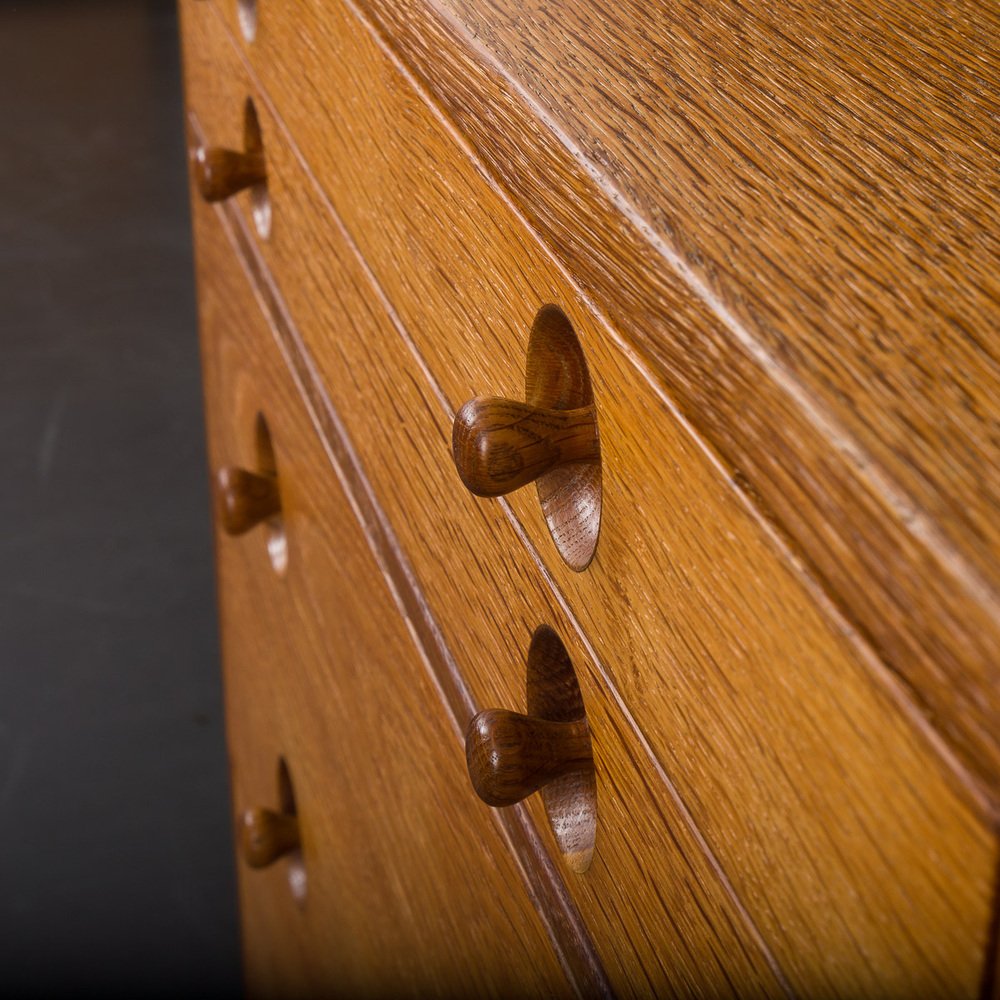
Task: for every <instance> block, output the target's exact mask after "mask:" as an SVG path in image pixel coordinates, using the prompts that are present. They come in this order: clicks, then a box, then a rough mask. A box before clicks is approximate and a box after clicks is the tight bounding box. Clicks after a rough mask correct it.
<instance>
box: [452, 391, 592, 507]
mask: <svg viewBox="0 0 1000 1000" xmlns="http://www.w3.org/2000/svg"><path fill="white" fill-rule="evenodd" d="M451 441H452V445H451V446H452V451H453V453H454V456H455V466H456V468H457V469H458V474H459V475H460V476H461V477H462V482H463V483H464V484H465V487H466V489H467V490H469V491H470V492H471V493H475V494H476V496H480V497H498V496H502V495H503V494H505V493H510V492H512V491H513V490H517V489H520V488H521V487H522V486H527V485H528V483H533V482H534V481H535V480H536V479H538V478H539V477H540V476H543V475H545V474H546V473H548V472H552V471H553V470H554V469H556V468H558V467H559V466H562V465H569V464H572V463H574V462H596V461H598V460H599V459H600V457H601V451H600V447H599V445H598V442H597V420H596V418H595V413H594V407H593V406H584V407H581V408H580V409H578V410H542V409H538V408H537V407H534V406H529V405H528V404H527V403H518V402H516V401H515V400H513V399H502V398H500V397H498V396H480V397H478V398H477V399H470V400H469V402H467V403H466V404H465V405H464V406H463V407H462V408H461V409H460V410H459V411H458V413H457V414H456V415H455V425H454V429H453V431H452V439H451Z"/></svg>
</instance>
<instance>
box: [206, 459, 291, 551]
mask: <svg viewBox="0 0 1000 1000" xmlns="http://www.w3.org/2000/svg"><path fill="white" fill-rule="evenodd" d="M215 485H216V491H215V492H216V503H217V506H218V510H219V520H220V521H221V523H222V527H223V528H224V529H225V531H226V534H228V535H242V534H243V533H244V532H246V531H249V530H250V529H251V528H252V527H254V525H257V524H260V523H261V522H262V521H266V520H267V519H268V518H270V517H274V515H275V514H277V513H279V512H280V510H281V498H280V496H279V495H278V480H277V479H276V478H275V477H274V476H262V475H258V474H257V473H256V472H248V471H247V470H246V469H239V468H235V467H226V468H224V469H220V470H219V472H218V475H217V476H216V483H215Z"/></svg>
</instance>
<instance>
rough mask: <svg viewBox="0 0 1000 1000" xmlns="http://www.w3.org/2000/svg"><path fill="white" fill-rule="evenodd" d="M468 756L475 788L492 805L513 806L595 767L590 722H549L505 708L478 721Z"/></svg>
mask: <svg viewBox="0 0 1000 1000" xmlns="http://www.w3.org/2000/svg"><path fill="white" fill-rule="evenodd" d="M465 758H466V762H467V764H468V766H469V777H470V778H471V779H472V787H473V788H475V790H476V794H477V795H478V796H479V797H480V798H481V799H482V800H483V801H484V802H485V803H486V804H487V805H488V806H512V805H514V803H515V802H520V801H521V800H522V799H526V798H527V797H528V796H529V795H533V794H534V793H535V792H537V791H539V790H540V789H541V788H542V787H543V786H544V785H548V784H549V783H551V782H553V781H556V780H558V779H559V778H564V777H566V776H567V775H569V774H573V773H575V772H577V771H588V770H589V771H593V769H594V757H593V754H592V752H591V749H590V728H589V727H588V726H587V720H586V719H580V720H578V721H576V722H549V721H548V720H547V719H536V718H534V717H533V716H528V715H523V714H522V713H520V712H511V711H508V710H507V709H505V708H487V709H484V710H483V711H482V712H479V713H478V714H477V715H475V716H474V717H473V719H472V721H471V722H470V723H469V728H468V730H467V732H466V734H465Z"/></svg>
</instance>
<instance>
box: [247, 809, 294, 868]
mask: <svg viewBox="0 0 1000 1000" xmlns="http://www.w3.org/2000/svg"><path fill="white" fill-rule="evenodd" d="M240 841H241V846H242V849H243V860H244V861H246V863H247V864H248V865H249V866H250V867H251V868H266V867H267V866H268V865H269V864H271V863H273V862H275V861H277V860H278V858H280V857H283V856H284V855H286V854H289V853H290V852H291V851H294V850H296V849H297V848H298V847H299V821H298V820H297V819H296V818H295V817H294V816H291V815H289V814H288V813H279V812H274V811H273V810H271V809H248V810H247V811H246V812H245V813H244V814H243V817H242V823H241V826H240Z"/></svg>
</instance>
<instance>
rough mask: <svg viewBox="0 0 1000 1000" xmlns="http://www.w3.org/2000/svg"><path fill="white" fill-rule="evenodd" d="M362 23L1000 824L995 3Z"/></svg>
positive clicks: (426, 4) (505, 13)
mask: <svg viewBox="0 0 1000 1000" xmlns="http://www.w3.org/2000/svg"><path fill="white" fill-rule="evenodd" d="M360 4H361V6H362V7H363V8H364V9H365V10H366V11H367V12H368V13H369V14H370V15H371V16H372V17H374V18H375V19H376V21H377V26H378V30H379V31H380V32H383V33H384V34H385V35H386V37H388V38H389V39H390V40H391V45H392V46H393V47H394V49H396V50H397V51H398V52H400V53H401V54H402V56H403V58H404V59H406V61H407V62H408V63H409V64H410V66H412V67H413V68H414V70H415V72H416V73H417V75H418V77H419V78H420V79H421V81H422V82H423V84H424V85H426V87H427V88H428V89H429V90H430V92H431V93H432V94H433V95H434V98H435V100H436V101H438V102H440V104H441V105H442V107H443V108H444V110H445V112H446V113H447V115H448V116H450V118H451V119H452V120H453V121H454V122H455V123H456V124H457V126H458V127H459V128H460V129H461V131H462V133H463V137H464V138H465V139H466V140H467V141H469V142H471V144H472V145H473V147H474V148H475V150H476V152H477V154H478V155H479V156H480V157H481V158H482V162H483V163H484V165H485V169H486V170H488V171H489V172H490V173H491V174H492V176H493V177H495V178H497V179H498V180H499V181H500V183H502V184H503V185H504V186H505V187H506V189H507V190H509V191H510V192H511V193H512V194H513V196H514V198H515V199H516V201H517V204H518V207H519V209H520V210H521V211H522V212H523V213H524V214H525V216H526V217H527V219H528V220H529V222H530V224H531V225H532V226H533V227H534V228H535V229H536V230H537V231H538V232H539V233H540V234H541V235H542V237H543V238H544V239H545V240H546V242H547V244H548V245H549V246H550V247H552V248H553V250H554V252H555V253H556V254H557V255H558V257H559V259H560V260H561V261H562V262H563V263H564V264H565V265H566V266H567V267H568V268H569V270H570V271H571V272H572V274H573V275H574V278H575V280H576V281H578V283H579V285H580V287H581V288H582V289H583V291H584V292H585V294H586V295H587V297H588V298H589V299H591V300H592V301H593V302H594V303H595V305H596V306H597V307H598V308H599V309H600V310H601V311H602V312H603V313H604V314H605V315H606V317H607V318H608V320H609V321H610V322H611V323H612V325H613V326H614V328H615V329H616V330H617V331H618V332H619V333H620V335H621V336H622V337H624V338H625V339H626V340H628V341H629V343H630V344H631V345H632V346H633V347H634V348H636V349H637V350H638V351H639V353H640V355H641V357H642V359H643V362H644V363H648V364H649V366H650V367H651V369H652V372H653V375H654V377H655V378H656V379H657V381H658V382H659V384H660V385H661V387H662V389H663V390H664V391H665V392H666V393H667V394H669V395H670V397H671V398H672V400H674V401H675V402H676V403H677V405H678V406H679V407H680V408H681V410H682V411H683V412H684V414H685V415H686V416H687V417H688V419H690V420H691V422H692V424H693V425H694V426H695V427H696V428H697V430H698V431H699V432H700V433H702V434H704V435H705V436H706V438H707V439H708V440H710V441H711V443H712V446H713V448H714V449H716V450H717V452H718V454H719V455H720V458H721V460H722V462H723V463H724V464H725V465H726V467H727V469H728V470H729V471H730V474H731V475H732V476H733V479H734V481H736V482H737V483H739V484H740V486H741V488H742V489H744V490H745V492H746V494H747V496H749V497H750V498H751V499H753V501H754V502H755V504H756V505H757V506H758V508H759V509H760V511H761V512H762V514H763V515H764V516H766V517H768V518H770V519H772V520H773V521H774V522H775V523H776V524H777V525H778V526H779V530H780V531H781V532H782V533H783V534H784V535H785V536H786V537H787V540H788V544H790V545H791V546H792V547H793V548H795V549H796V550H797V551H798V552H799V553H800V554H801V557H802V559H803V561H804V563H805V565H806V566H807V567H808V570H809V572H810V573H812V574H814V575H815V576H816V578H817V579H818V580H819V581H820V583H821V585H822V586H823V587H824V588H825V589H826V590H827V591H828V592H829V594H830V595H831V597H832V599H833V600H835V601H836V602H837V604H838V605H839V606H840V607H841V608H842V609H843V610H844V612H845V613H846V614H847V615H848V616H849V618H850V619H851V620H852V622H853V623H854V624H855V625H856V627H858V628H859V629H860V630H862V631H863V632H864V633H865V634H866V635H867V636H868V637H869V638H870V640H871V641H872V642H873V643H874V644H875V646H876V647H877V649H878V651H879V653H880V655H881V656H882V657H883V658H884V660H885V661H886V662H887V663H888V664H889V665H890V667H891V668H892V669H893V670H894V671H895V672H896V673H897V674H898V675H899V676H900V678H901V679H902V681H903V682H904V683H905V684H907V685H908V686H910V687H911V688H912V689H913V691H914V695H915V697H916V698H917V700H918V701H919V702H920V704H921V705H922V707H923V710H924V712H925V714H926V715H927V717H928V718H929V719H930V720H931V721H932V723H933V724H934V725H935V726H937V727H938V728H939V729H940V731H941V732H942V733H943V734H945V736H946V737H947V739H948V740H949V741H950V742H951V744H952V745H953V746H954V747H955V749H956V750H957V751H958V752H959V753H960V754H961V755H962V756H963V757H964V759H965V760H966V763H967V764H968V765H969V766H970V767H971V768H972V769H973V770H974V771H976V773H977V774H978V775H979V778H980V780H981V782H982V784H983V787H984V789H985V791H986V792H987V794H989V795H990V796H992V798H993V799H994V806H996V803H997V801H998V800H1000V747H998V743H997V740H996V733H997V732H998V731H1000V683H998V673H997V669H998V668H997V663H998V661H1000V574H998V570H997V565H998V560H997V555H998V551H1000V549H998V528H997V524H998V520H1000V519H998V518H997V506H998V503H997V501H998V498H1000V454H998V441H1000V437H998V435H997V419H998V408H997V407H998V403H997V400H998V399H1000V394H998V387H1000V386H998V364H997V348H996V344H995V336H994V333H995V330H996V328H997V325H998V319H1000V305H998V303H1000V294H998V284H997V268H996V263H997V260H998V249H1000V244H998V226H997V197H998V191H1000V169H998V164H1000V158H998V156H997V143H996V129H995V120H996V114H997V108H998V96H997V95H998V83H997V81H998V80H1000V56H998V46H997V38H998V37H1000V34H998V27H1000V12H998V10H997V7H996V5H995V4H979V3H976V2H975V0H959V2H955V3H946V4H933V3H918V4H903V3H899V2H898V0H877V2H861V0H857V2H850V3H842V4H829V3H825V2H818V0H817V2H812V0H811V2H806V3H801V4H796V5H793V6H792V7H788V6H787V5H780V6H776V5H767V4H764V5H761V4H755V5H746V4H743V3H741V2H739V0H713V2H712V3H709V4H703V3H701V2H700V0H699V2H695V0H690V2H683V3H677V4H674V3H672V4H670V5H669V7H667V6H663V5H657V4H653V5H650V4H646V3H639V2H636V0H627V2H625V3H618V2H614V3H611V2H607V0H572V2H563V3H559V4H540V3H530V4H524V3H521V2H519V0H497V2H492V0H490V2H487V0H399V2H397V0H360ZM313 6H316V5H315V4H314V5H313ZM272 21H273V23H272V25H271V30H272V31H274V32H275V34H277V33H278V32H280V30H281V29H282V25H281V23H280V19H279V18H277V17H274V18H272ZM266 31H267V26H265V41H266V39H267V34H266ZM320 37H321V36H320ZM320 51H322V49H320Z"/></svg>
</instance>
